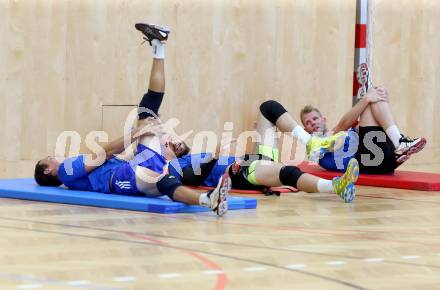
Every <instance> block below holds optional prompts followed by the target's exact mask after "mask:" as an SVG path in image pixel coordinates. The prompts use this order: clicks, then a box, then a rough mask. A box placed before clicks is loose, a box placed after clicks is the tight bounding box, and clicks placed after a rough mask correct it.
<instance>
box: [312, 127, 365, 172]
mask: <svg viewBox="0 0 440 290" xmlns="http://www.w3.org/2000/svg"><path fill="white" fill-rule="evenodd" d="M347 133H348V134H347V137H345V140H344V146H341V148H339V150H336V151H335V152H327V153H325V154H324V156H323V157H322V158H321V159H320V160H319V166H321V167H322V168H324V169H326V170H331V171H345V170H346V169H347V165H348V162H349V161H350V159H351V158H354V157H355V155H356V152H357V149H358V144H359V135H358V133H357V131H356V130H354V129H350V130H348V131H347Z"/></svg>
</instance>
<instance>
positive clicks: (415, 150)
mask: <svg viewBox="0 0 440 290" xmlns="http://www.w3.org/2000/svg"><path fill="white" fill-rule="evenodd" d="M425 145H426V139H425V138H422V139H420V142H419V143H417V144H416V145H414V146H412V147H411V148H409V149H408V151H406V152H404V153H402V156H400V157H399V158H397V160H396V162H397V163H403V162H405V161H407V160H408V159H409V158H410V157H411V155H413V154H416V153H418V152H420V151H422V149H423V148H425Z"/></svg>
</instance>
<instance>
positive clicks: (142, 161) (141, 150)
mask: <svg viewBox="0 0 440 290" xmlns="http://www.w3.org/2000/svg"><path fill="white" fill-rule="evenodd" d="M136 150H137V152H136V156H135V157H134V158H133V159H132V160H130V161H129V164H130V167H131V168H133V169H134V168H135V167H136V166H142V167H145V168H148V169H150V170H153V171H154V172H157V173H162V172H163V170H164V166H165V165H166V163H167V161H166V159H165V157H163V156H162V155H161V154H159V153H157V152H156V151H154V150H153V149H151V148H149V147H146V146H144V145H142V144H138V145H137V149H136Z"/></svg>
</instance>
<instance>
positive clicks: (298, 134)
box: [292, 125, 312, 145]
mask: <svg viewBox="0 0 440 290" xmlns="http://www.w3.org/2000/svg"><path fill="white" fill-rule="evenodd" d="M292 136H293V137H294V138H296V139H298V140H299V141H300V142H301V143H303V144H304V145H306V144H307V143H308V142H309V140H310V138H312V136H311V135H310V134H309V133H307V132H306V131H305V130H304V128H303V127H301V126H300V125H296V127H295V128H293V130H292Z"/></svg>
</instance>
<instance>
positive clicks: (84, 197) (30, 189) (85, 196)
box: [0, 178, 257, 213]
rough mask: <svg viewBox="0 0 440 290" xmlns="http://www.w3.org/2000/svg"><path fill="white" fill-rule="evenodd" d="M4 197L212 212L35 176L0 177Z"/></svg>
mask: <svg viewBox="0 0 440 290" xmlns="http://www.w3.org/2000/svg"><path fill="white" fill-rule="evenodd" d="M0 197H5V198H16V199H26V200H36V201H46V202H57V203H67V204H76V205H86V206H97V207H106V208H116V209H125V210H135V211H146V212H154V213H191V212H206V211H210V209H209V208H207V207H203V206H196V205H186V204H184V203H181V202H174V201H172V200H170V199H169V198H168V197H166V196H164V197H159V198H149V197H137V196H124V195H116V194H105V193H99V192H91V191H80V190H69V189H66V188H63V187H44V186H38V185H37V184H36V183H35V181H34V179H32V178H18V179H0ZM228 206H229V210H236V209H253V208H256V207H257V200H256V199H255V198H250V197H229V199H228Z"/></svg>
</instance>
